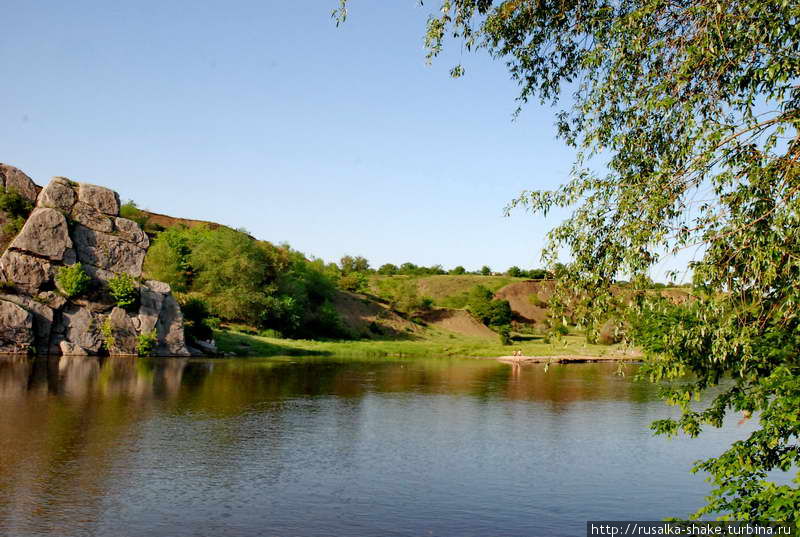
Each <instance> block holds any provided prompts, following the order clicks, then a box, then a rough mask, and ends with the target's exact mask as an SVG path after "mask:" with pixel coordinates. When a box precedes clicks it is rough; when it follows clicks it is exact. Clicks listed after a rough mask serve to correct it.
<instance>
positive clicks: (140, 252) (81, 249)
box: [72, 224, 147, 278]
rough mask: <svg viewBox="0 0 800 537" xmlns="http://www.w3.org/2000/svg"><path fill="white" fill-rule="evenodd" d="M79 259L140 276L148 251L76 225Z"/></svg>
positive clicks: (74, 233)
mask: <svg viewBox="0 0 800 537" xmlns="http://www.w3.org/2000/svg"><path fill="white" fill-rule="evenodd" d="M72 236H73V238H74V239H75V250H76V252H77V255H78V261H80V262H81V263H88V264H90V265H94V266H96V267H99V268H102V269H105V270H109V271H111V272H115V273H118V274H119V273H123V272H125V273H127V274H130V275H131V276H133V277H134V278H138V277H139V276H141V275H142V263H144V256H145V254H146V253H147V251H146V250H145V249H144V248H142V247H141V246H138V245H136V244H132V243H130V242H128V241H126V240H124V239H122V238H120V237H117V236H115V235H110V234H108V233H101V232H99V231H95V230H93V229H89V228H88V227H86V226H83V225H80V224H79V225H76V226H75V229H74V231H73V233H72Z"/></svg>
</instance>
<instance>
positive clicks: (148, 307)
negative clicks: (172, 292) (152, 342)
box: [134, 281, 169, 334]
mask: <svg viewBox="0 0 800 537" xmlns="http://www.w3.org/2000/svg"><path fill="white" fill-rule="evenodd" d="M161 283H162V282H153V281H148V282H146V285H143V286H142V287H141V288H140V289H139V315H138V316H137V317H136V320H135V321H134V325H135V326H136V329H137V330H138V331H139V333H142V334H144V333H147V332H152V331H153V330H154V329H155V327H156V323H157V322H158V316H159V314H160V313H161V307H162V306H163V304H164V297H165V296H166V295H167V293H169V286H168V285H167V284H163V285H166V287H167V291H166V292H162V290H163V287H161V286H160V285H154V284H161Z"/></svg>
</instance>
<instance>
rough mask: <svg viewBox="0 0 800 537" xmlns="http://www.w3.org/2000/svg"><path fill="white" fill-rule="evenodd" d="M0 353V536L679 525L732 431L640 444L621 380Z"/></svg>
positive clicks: (643, 434)
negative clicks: (591, 522)
mask: <svg viewBox="0 0 800 537" xmlns="http://www.w3.org/2000/svg"><path fill="white" fill-rule="evenodd" d="M625 367H626V368H625V373H626V374H625V375H624V376H621V375H619V374H617V366H616V365H613V364H573V365H555V366H550V367H549V369H548V370H546V371H545V369H544V367H543V366H542V365H523V366H521V367H514V366H511V365H508V364H502V363H498V362H494V361H488V360H487V361H484V360H451V359H430V360H383V359H373V360H366V359H352V358H324V359H321V358H320V359H297V358H293V359H289V358H286V359H263V360H255V359H251V360H224V361H223V360H187V359H152V360H150V359H135V358H108V359H98V358H85V357H69V358H68V357H62V358H51V359H36V360H33V359H28V358H13V357H11V358H0V534H9V535H19V536H26V535H59V536H70V535H96V534H97V535H215V534H220V535H222V534H225V535H421V534H424V535H455V534H458V535H541V534H547V535H572V534H580V533H582V532H583V531H585V530H584V528H585V521H586V520H587V519H626V518H627V519H632V518H637V519H657V518H662V517H665V516H669V515H684V514H686V513H687V512H689V511H691V510H692V509H693V508H694V507H696V506H697V505H698V504H699V503H700V502H701V500H702V497H703V495H704V494H705V493H706V492H707V488H706V487H705V485H704V484H703V483H702V479H700V478H699V477H697V476H690V475H689V474H688V468H689V466H690V464H691V462H692V461H693V460H695V459H698V458H701V457H703V456H708V455H713V454H715V453H717V452H719V451H720V450H721V448H722V446H723V445H724V444H725V443H726V442H729V441H730V440H731V439H732V438H735V437H741V436H743V435H744V434H745V433H746V432H747V430H748V429H747V427H748V426H750V427H751V426H752V424H747V425H745V426H744V427H736V426H735V424H734V426H733V427H728V428H726V429H725V430H722V431H715V432H712V433H710V434H709V435H707V436H706V437H705V438H703V439H702V440H694V441H688V440H680V439H679V440H674V441H667V440H664V439H661V438H652V436H651V434H650V433H649V431H648V429H647V425H648V424H649V422H650V421H652V420H653V419H656V418H659V417H663V416H665V415H667V413H668V412H669V410H668V409H666V408H665V407H664V406H663V405H662V404H661V403H660V402H658V401H657V400H656V399H655V392H654V388H653V387H652V386H650V385H648V384H645V383H637V382H634V381H632V380H631V377H632V376H633V375H632V374H633V373H634V370H635V366H625Z"/></svg>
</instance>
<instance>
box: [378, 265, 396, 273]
mask: <svg viewBox="0 0 800 537" xmlns="http://www.w3.org/2000/svg"><path fill="white" fill-rule="evenodd" d="M397 271H398V268H397V265H393V264H391V263H386V264H383V265H381V266H380V268H379V269H378V274H383V275H385V276H394V275H395V274H397Z"/></svg>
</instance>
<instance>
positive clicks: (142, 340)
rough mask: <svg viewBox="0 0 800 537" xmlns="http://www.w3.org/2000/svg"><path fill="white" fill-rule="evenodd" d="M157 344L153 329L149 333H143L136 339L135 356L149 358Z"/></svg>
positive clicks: (156, 336)
mask: <svg viewBox="0 0 800 537" xmlns="http://www.w3.org/2000/svg"><path fill="white" fill-rule="evenodd" d="M157 343H158V335H157V334H156V331H155V329H153V330H151V331H150V332H143V333H141V334H139V337H138V338H136V354H138V355H139V356H150V355H152V354H153V351H154V350H155V348H156V344H157Z"/></svg>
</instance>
